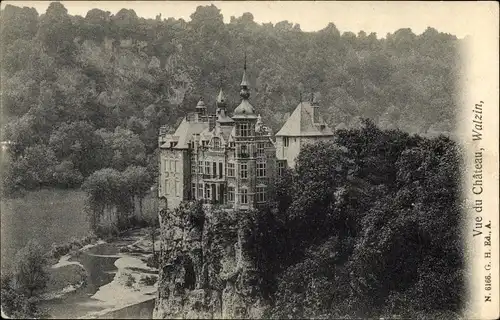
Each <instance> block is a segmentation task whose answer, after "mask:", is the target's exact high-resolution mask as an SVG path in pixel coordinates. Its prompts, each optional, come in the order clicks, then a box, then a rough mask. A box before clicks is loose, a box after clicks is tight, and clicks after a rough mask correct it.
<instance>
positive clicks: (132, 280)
mask: <svg viewBox="0 0 500 320" xmlns="http://www.w3.org/2000/svg"><path fill="white" fill-rule="evenodd" d="M134 283H135V278H134V276H133V275H131V274H128V275H127V281H125V286H127V287H132V286H133V285H134Z"/></svg>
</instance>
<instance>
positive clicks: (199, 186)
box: [198, 183, 203, 199]
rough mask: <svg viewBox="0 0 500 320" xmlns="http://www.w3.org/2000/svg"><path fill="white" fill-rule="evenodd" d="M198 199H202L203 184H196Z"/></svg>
mask: <svg viewBox="0 0 500 320" xmlns="http://www.w3.org/2000/svg"><path fill="white" fill-rule="evenodd" d="M198 199H203V183H199V184H198Z"/></svg>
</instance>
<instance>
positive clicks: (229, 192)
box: [227, 186, 234, 202]
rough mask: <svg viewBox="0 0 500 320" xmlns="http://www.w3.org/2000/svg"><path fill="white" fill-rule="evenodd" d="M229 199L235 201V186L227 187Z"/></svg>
mask: <svg viewBox="0 0 500 320" xmlns="http://www.w3.org/2000/svg"><path fill="white" fill-rule="evenodd" d="M227 199H228V201H229V202H234V187H233V186H229V187H227Z"/></svg>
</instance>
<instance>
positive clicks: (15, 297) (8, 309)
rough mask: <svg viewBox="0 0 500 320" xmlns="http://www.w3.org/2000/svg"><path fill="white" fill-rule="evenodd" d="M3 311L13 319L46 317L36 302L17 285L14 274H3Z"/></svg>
mask: <svg viewBox="0 0 500 320" xmlns="http://www.w3.org/2000/svg"><path fill="white" fill-rule="evenodd" d="M1 281H2V282H1V296H2V313H5V315H7V316H8V317H10V318H13V319H33V318H38V319H41V318H46V317H45V315H43V314H42V312H41V311H40V309H39V308H38V306H37V305H36V303H35V299H34V298H28V297H27V296H26V295H25V293H24V292H22V290H20V288H17V287H16V284H15V282H16V281H15V279H14V275H12V274H2V280H1Z"/></svg>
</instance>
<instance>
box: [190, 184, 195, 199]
mask: <svg viewBox="0 0 500 320" xmlns="http://www.w3.org/2000/svg"><path fill="white" fill-rule="evenodd" d="M195 199H196V183H194V182H193V183H191V200H195Z"/></svg>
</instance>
